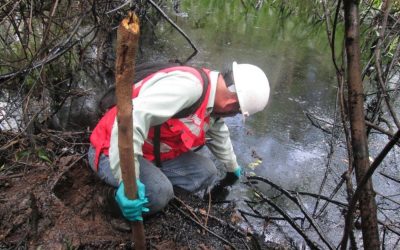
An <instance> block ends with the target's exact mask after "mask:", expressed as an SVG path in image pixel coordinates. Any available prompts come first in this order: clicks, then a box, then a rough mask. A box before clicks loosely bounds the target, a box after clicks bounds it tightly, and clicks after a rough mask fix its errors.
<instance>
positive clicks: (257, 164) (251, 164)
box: [247, 159, 262, 170]
mask: <svg viewBox="0 0 400 250" xmlns="http://www.w3.org/2000/svg"><path fill="white" fill-rule="evenodd" d="M261 163H262V160H260V159H256V160H255V161H253V162H252V163H250V164H249V165H248V166H247V167H249V168H250V169H252V170H254V169H255V168H256V167H258V166H259V165H260V164H261Z"/></svg>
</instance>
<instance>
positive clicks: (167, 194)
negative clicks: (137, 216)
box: [147, 181, 174, 215]
mask: <svg viewBox="0 0 400 250" xmlns="http://www.w3.org/2000/svg"><path fill="white" fill-rule="evenodd" d="M147 197H148V199H149V203H148V204H147V207H148V208H149V210H150V211H149V212H148V215H151V214H154V213H156V212H159V211H161V210H162V209H163V208H164V207H166V206H167V205H168V203H169V201H170V200H172V198H174V190H173V187H172V184H171V182H169V181H165V182H163V183H157V184H155V183H154V184H153V185H151V190H150V191H149V192H148V194H147Z"/></svg>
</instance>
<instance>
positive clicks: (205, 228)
mask: <svg viewBox="0 0 400 250" xmlns="http://www.w3.org/2000/svg"><path fill="white" fill-rule="evenodd" d="M171 206H172V207H173V208H175V209H176V210H177V211H178V212H180V213H181V214H182V215H183V216H185V217H186V218H188V219H189V220H191V221H193V222H194V223H195V224H196V225H198V226H199V227H201V228H202V229H204V230H206V231H207V232H209V233H210V234H212V235H214V236H215V237H217V238H218V239H220V240H221V241H222V242H224V243H225V244H228V245H229V246H230V247H232V249H236V247H235V246H234V245H233V244H232V243H231V242H229V241H228V240H227V239H225V238H223V237H222V236H220V235H218V234H217V233H215V232H213V231H211V230H210V229H208V228H207V227H205V226H203V225H202V224H201V223H199V222H198V221H197V220H195V219H193V218H192V217H191V216H190V215H188V214H187V213H185V212H184V211H183V210H182V209H180V208H179V207H178V206H176V205H174V204H171Z"/></svg>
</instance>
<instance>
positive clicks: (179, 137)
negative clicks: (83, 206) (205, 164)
mask: <svg viewBox="0 0 400 250" xmlns="http://www.w3.org/2000/svg"><path fill="white" fill-rule="evenodd" d="M175 70H179V71H184V72H189V73H192V74H193V75H195V76H196V77H197V78H198V79H199V80H200V82H201V83H202V84H203V85H204V81H203V79H202V77H201V74H200V72H199V71H198V70H197V69H196V68H193V67H188V66H177V67H171V68H166V69H163V70H160V71H158V72H164V73H169V72H171V71H175ZM202 70H203V71H204V72H205V73H206V75H207V77H208V79H210V70H208V69H202ZM158 72H157V73H158ZM157 73H155V74H157ZM155 74H151V75H149V76H147V77H146V78H144V79H143V80H142V81H141V82H139V83H138V84H136V85H135V88H134V90H133V92H132V98H135V97H137V96H138V95H139V93H140V89H141V88H142V86H144V84H146V83H147V82H148V81H149V80H150V79H151V78H152V77H153V76H154V75H155ZM209 96H210V84H208V88H207V90H206V92H205V96H204V98H203V100H202V102H201V103H200V105H199V107H198V108H197V110H196V111H195V112H193V114H191V115H188V116H186V117H184V118H170V119H169V120H167V121H166V122H164V123H163V124H162V125H161V129H160V143H161V151H160V159H161V161H165V160H169V159H173V158H175V157H177V156H179V155H181V154H182V153H184V152H187V151H189V150H190V149H192V148H195V147H198V146H201V145H204V144H205V131H206V129H207V128H208V127H209V121H210V117H209V116H207V115H206V109H207V103H208V98H209ZM116 115H117V108H116V106H114V107H113V108H111V109H110V110H108V111H107V112H106V114H105V115H104V116H103V117H102V118H101V120H100V121H99V123H98V124H97V125H96V127H95V128H94V130H93V132H92V134H91V136H90V142H91V144H92V146H93V147H94V148H95V150H96V156H95V162H94V163H95V166H96V167H97V166H98V161H99V157H100V154H101V153H103V154H105V155H109V148H110V139H111V131H112V127H113V124H114V121H115V118H116ZM153 138H154V127H151V128H150V130H149V132H148V135H147V138H146V139H145V141H144V144H143V147H142V151H143V156H144V157H145V158H146V159H148V160H149V161H154V160H155V156H154V148H153V144H152V142H153Z"/></svg>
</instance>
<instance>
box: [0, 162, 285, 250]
mask: <svg viewBox="0 0 400 250" xmlns="http://www.w3.org/2000/svg"><path fill="white" fill-rule="evenodd" d="M110 192H111V189H110V188H109V187H107V186H106V185H104V184H103V183H101V182H100V181H99V180H98V179H97V177H96V176H95V175H94V174H93V173H92V172H91V170H90V169H89V168H88V166H87V162H86V157H85V156H84V155H71V156H64V157H60V158H58V160H57V161H56V162H54V163H52V164H49V163H36V164H33V163H32V164H27V165H25V166H24V167H20V168H19V169H15V170H13V171H12V172H10V171H7V174H4V173H3V174H0V220H1V226H0V249H133V248H134V246H133V245H132V241H131V232H130V230H129V227H128V224H127V223H126V221H125V220H124V219H123V218H122V217H121V216H120V215H119V214H118V213H115V210H113V209H111V208H112V206H110V202H108V201H109V198H107V197H112V196H111V195H108V194H109V193H110ZM176 195H177V198H176V199H175V200H174V201H172V202H171V203H170V204H169V205H168V206H167V207H166V208H165V211H164V212H162V213H159V214H157V215H154V216H153V217H151V218H146V219H145V221H144V228H145V232H146V239H147V240H146V243H147V246H148V249H282V248H281V247H275V246H268V245H264V244H263V243H262V240H261V239H260V238H259V237H257V236H255V235H253V234H251V233H248V232H245V230H243V229H239V227H238V226H237V224H236V223H237V222H238V221H240V220H241V217H240V216H238V215H237V213H236V212H235V209H234V205H233V204H230V203H225V204H223V205H221V204H219V205H218V204H211V206H210V205H209V203H208V202H207V201H205V200H203V199H200V198H199V197H197V196H190V195H189V196H188V195H182V194H181V195H179V194H176Z"/></svg>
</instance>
